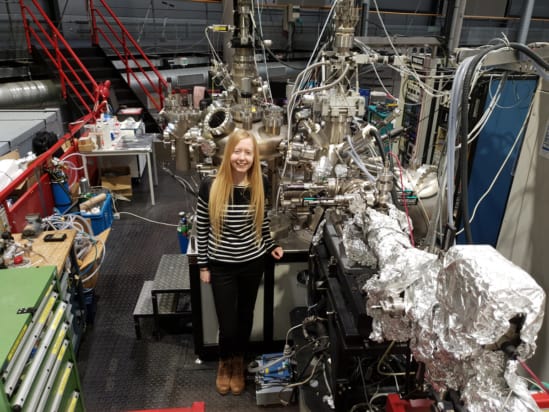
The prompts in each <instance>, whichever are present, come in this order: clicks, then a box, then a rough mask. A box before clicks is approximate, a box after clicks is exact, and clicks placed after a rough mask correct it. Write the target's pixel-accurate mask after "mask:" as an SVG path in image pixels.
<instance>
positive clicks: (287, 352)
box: [283, 344, 292, 356]
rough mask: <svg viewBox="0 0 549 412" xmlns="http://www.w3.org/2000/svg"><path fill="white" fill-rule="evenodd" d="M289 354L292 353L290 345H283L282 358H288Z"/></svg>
mask: <svg viewBox="0 0 549 412" xmlns="http://www.w3.org/2000/svg"><path fill="white" fill-rule="evenodd" d="M291 353H292V348H291V347H290V345H288V344H286V345H284V352H283V355H284V356H290V354H291Z"/></svg>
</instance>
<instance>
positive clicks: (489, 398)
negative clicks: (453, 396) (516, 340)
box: [461, 351, 539, 412]
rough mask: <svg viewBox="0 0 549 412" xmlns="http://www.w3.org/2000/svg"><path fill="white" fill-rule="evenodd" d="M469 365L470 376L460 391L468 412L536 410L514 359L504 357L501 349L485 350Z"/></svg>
mask: <svg viewBox="0 0 549 412" xmlns="http://www.w3.org/2000/svg"><path fill="white" fill-rule="evenodd" d="M468 366H469V368H470V369H469V374H470V375H471V376H470V378H469V379H468V381H467V382H466V383H465V385H464V387H463V389H462V390H461V395H462V400H463V401H464V402H465V404H466V406H467V411H468V412H487V411H498V412H527V411H539V408H538V407H537V405H536V403H535V401H534V400H533V398H532V396H531V395H530V394H529V392H528V388H527V385H526V381H524V380H523V379H521V378H519V376H518V375H517V373H516V369H517V365H516V361H508V360H507V359H505V355H504V354H503V352H501V351H497V352H492V351H485V352H484V353H483V354H482V356H480V357H479V358H478V359H476V360H475V361H474V362H471V363H469V364H468ZM486 370H491V371H493V373H490V374H486V373H483V371H486Z"/></svg>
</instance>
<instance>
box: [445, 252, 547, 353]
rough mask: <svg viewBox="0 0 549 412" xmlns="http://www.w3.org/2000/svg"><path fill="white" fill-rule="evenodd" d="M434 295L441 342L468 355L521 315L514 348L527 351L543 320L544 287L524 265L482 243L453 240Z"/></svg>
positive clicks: (499, 335)
mask: <svg viewBox="0 0 549 412" xmlns="http://www.w3.org/2000/svg"><path fill="white" fill-rule="evenodd" d="M437 300H438V301H439V302H440V305H441V308H442V310H443V311H444V312H445V319H446V325H447V326H449V328H447V329H446V330H447V335H448V338H450V339H449V340H448V341H446V342H443V343H444V348H446V349H448V350H449V351H451V352H452V353H454V354H455V356H457V357H458V358H462V359H464V358H469V357H471V356H475V354H477V353H478V352H479V351H482V350H484V349H483V347H485V346H487V345H495V344H498V343H501V341H502V340H505V336H506V334H507V333H508V332H509V330H510V323H509V322H510V320H511V319H513V318H516V317H522V318H524V320H523V322H522V327H521V329H520V340H521V344H520V345H519V346H518V348H517V349H518V351H519V354H520V356H521V357H522V358H523V359H527V358H529V357H530V356H532V355H533V353H534V351H535V349H536V337H537V334H538V332H539V330H540V328H541V325H542V323H543V313H544V309H545V292H544V291H543V289H542V288H541V287H540V286H539V285H538V284H537V282H536V281H535V280H534V279H533V278H532V277H531V276H530V275H529V274H528V273H527V272H525V271H524V270H522V269H521V268H519V267H518V266H516V265H514V264H513V263H512V262H510V261H509V260H507V259H506V258H505V257H503V256H502V255H501V254H500V253H499V252H497V251H496V250H495V249H494V248H493V247H491V246H488V245H467V246H454V247H452V248H450V250H449V251H448V252H447V254H446V256H445V258H444V269H443V270H442V271H441V273H440V275H439V277H438V287H437Z"/></svg>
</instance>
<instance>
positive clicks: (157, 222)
mask: <svg viewBox="0 0 549 412" xmlns="http://www.w3.org/2000/svg"><path fill="white" fill-rule="evenodd" d="M118 213H120V214H121V215H129V216H133V217H136V218H138V219H141V220H144V221H146V222H150V223H156V224H158V225H164V226H171V227H177V226H178V225H176V224H172V223H165V222H159V221H157V220H152V219H148V218H146V217H143V216H139V215H136V214H135V213H131V212H118Z"/></svg>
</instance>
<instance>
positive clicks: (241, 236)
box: [196, 178, 276, 267]
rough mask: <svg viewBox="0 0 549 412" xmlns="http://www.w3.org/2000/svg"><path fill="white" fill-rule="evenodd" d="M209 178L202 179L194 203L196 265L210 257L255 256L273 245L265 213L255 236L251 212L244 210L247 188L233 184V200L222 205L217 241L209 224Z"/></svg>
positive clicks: (242, 259)
mask: <svg viewBox="0 0 549 412" xmlns="http://www.w3.org/2000/svg"><path fill="white" fill-rule="evenodd" d="M212 183H213V180H212V179H211V178H206V179H204V180H203V182H202V184H201V186H200V190H199V193H198V202H197V206H196V234H197V251H198V265H199V266H200V267H206V266H207V265H208V262H209V261H210V260H213V261H218V262H225V263H240V262H247V261H250V260H253V259H256V258H258V257H260V256H262V255H263V254H265V253H266V252H270V251H272V250H273V249H274V248H275V247H276V245H275V244H274V242H273V239H272V238H271V233H270V229H269V219H268V217H267V214H266V213H265V216H264V218H263V226H262V238H261V241H260V242H259V243H258V242H256V237H255V228H254V226H255V225H254V222H253V214H251V213H250V212H249V211H248V207H249V204H250V191H249V189H248V188H246V187H243V186H234V187H233V201H232V203H231V204H229V205H228V206H227V207H226V208H225V215H224V222H223V227H222V228H221V236H220V238H219V242H216V241H215V236H214V234H213V231H212V230H211V226H210V215H209V212H208V202H209V199H210V189H211V187H212Z"/></svg>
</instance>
